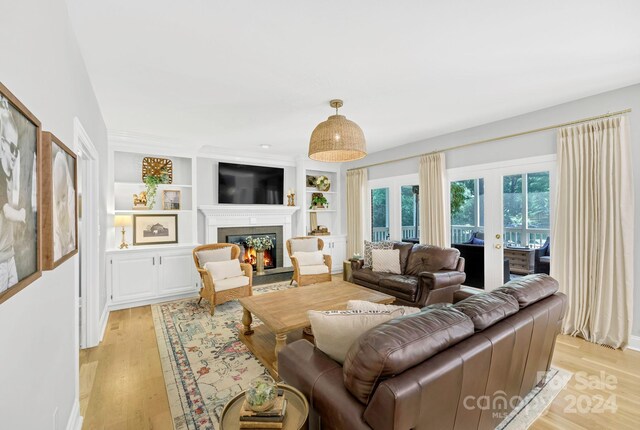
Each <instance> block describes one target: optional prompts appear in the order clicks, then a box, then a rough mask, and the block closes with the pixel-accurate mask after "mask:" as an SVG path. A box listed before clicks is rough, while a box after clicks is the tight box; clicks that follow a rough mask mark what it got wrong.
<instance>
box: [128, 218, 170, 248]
mask: <svg viewBox="0 0 640 430" xmlns="http://www.w3.org/2000/svg"><path fill="white" fill-rule="evenodd" d="M168 243H178V215H175V214H173V215H146V214H145V215H137V214H136V215H133V244H134V245H162V244H168Z"/></svg>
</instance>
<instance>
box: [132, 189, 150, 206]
mask: <svg viewBox="0 0 640 430" xmlns="http://www.w3.org/2000/svg"><path fill="white" fill-rule="evenodd" d="M133 208H134V209H145V210H146V209H149V208H148V207H147V192H146V191H140V194H134V195H133Z"/></svg>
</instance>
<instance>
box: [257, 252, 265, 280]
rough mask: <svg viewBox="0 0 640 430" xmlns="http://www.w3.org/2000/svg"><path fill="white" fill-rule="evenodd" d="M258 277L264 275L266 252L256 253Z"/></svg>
mask: <svg viewBox="0 0 640 430" xmlns="http://www.w3.org/2000/svg"><path fill="white" fill-rule="evenodd" d="M256 275H258V276H260V275H264V251H256Z"/></svg>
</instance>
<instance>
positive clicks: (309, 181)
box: [307, 175, 316, 188]
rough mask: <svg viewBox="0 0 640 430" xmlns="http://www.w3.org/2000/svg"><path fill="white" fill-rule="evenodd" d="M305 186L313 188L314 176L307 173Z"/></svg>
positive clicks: (314, 184) (314, 183) (314, 185)
mask: <svg viewBox="0 0 640 430" xmlns="http://www.w3.org/2000/svg"><path fill="white" fill-rule="evenodd" d="M307 187H308V188H315V187H316V177H315V176H313V175H307Z"/></svg>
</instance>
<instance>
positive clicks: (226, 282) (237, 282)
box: [215, 275, 249, 293]
mask: <svg viewBox="0 0 640 430" xmlns="http://www.w3.org/2000/svg"><path fill="white" fill-rule="evenodd" d="M246 285H249V277H248V276H244V275H243V276H235V277H233V278H226V279H221V280H219V281H216V282H215V290H216V292H218V293H219V292H220V291H224V290H230V289H232V288H238V287H244V286H246Z"/></svg>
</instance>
